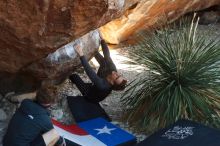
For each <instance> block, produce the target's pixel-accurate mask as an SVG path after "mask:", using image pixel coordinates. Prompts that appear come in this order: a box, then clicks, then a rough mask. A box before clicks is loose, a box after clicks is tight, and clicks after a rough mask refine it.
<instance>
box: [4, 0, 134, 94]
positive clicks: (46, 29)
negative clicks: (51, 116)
mask: <svg viewBox="0 0 220 146" xmlns="http://www.w3.org/2000/svg"><path fill="white" fill-rule="evenodd" d="M127 1H128V0H120V1H118V0H18V1H14V0H0V92H2V93H5V92H8V91H10V90H14V91H15V90H18V91H23V90H26V89H30V90H31V89H35V88H37V87H38V86H39V84H40V82H41V81H42V80H45V79H48V78H49V79H51V78H53V79H54V78H56V79H57V80H59V81H60V80H61V78H60V76H61V73H63V75H62V79H63V78H65V76H66V75H68V74H69V73H70V70H71V71H72V70H73V69H74V68H73V67H74V66H77V65H79V61H76V60H77V59H75V60H74V57H69V59H67V58H68V57H66V58H65V57H64V56H65V55H61V54H65V53H63V52H62V51H64V52H65V51H66V50H65V49H59V48H62V46H64V45H66V44H68V43H70V42H72V41H74V40H76V39H77V38H80V37H82V36H83V35H86V34H87V33H89V32H90V31H91V30H95V29H97V28H98V27H100V26H102V25H104V24H106V23H107V22H109V21H111V20H112V19H114V18H116V17H119V16H120V15H121V14H122V12H123V11H124V10H126V8H127V7H129V5H130V4H132V3H133V2H135V0H133V1H131V2H127ZM136 1H138V0H136ZM88 36H90V37H91V40H90V39H89V38H86V36H85V37H83V39H80V41H82V43H83V44H84V46H85V48H84V49H86V50H85V52H87V53H86V55H87V58H91V56H92V55H93V53H94V51H95V49H97V48H98V45H97V41H98V40H96V39H97V35H94V34H93V35H92V34H88ZM88 40H89V41H88ZM86 46H88V47H86ZM58 49H59V50H58ZM53 52H54V55H53ZM51 53H52V54H51ZM68 53H69V52H68ZM58 54H59V55H58ZM57 55H58V56H57ZM53 56H55V57H53ZM57 58H58V61H57V60H56V59H57ZM60 58H62V59H60ZM63 58H65V59H63ZM56 79H55V80H56ZM21 88H22V90H21Z"/></svg>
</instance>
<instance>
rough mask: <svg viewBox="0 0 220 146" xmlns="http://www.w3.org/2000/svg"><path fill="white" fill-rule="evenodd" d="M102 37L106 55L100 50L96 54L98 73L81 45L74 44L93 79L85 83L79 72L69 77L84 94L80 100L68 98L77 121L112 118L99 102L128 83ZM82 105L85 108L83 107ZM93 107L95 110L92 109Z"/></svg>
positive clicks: (102, 45) (87, 72)
mask: <svg viewBox="0 0 220 146" xmlns="http://www.w3.org/2000/svg"><path fill="white" fill-rule="evenodd" d="M100 38H101V47H102V51H103V54H104V57H103V56H102V55H101V54H100V53H99V52H96V54H95V58H96V60H97V61H98V63H99V64H100V67H99V69H98V72H97V74H96V72H95V71H94V70H93V69H92V68H91V66H90V65H89V63H88V61H87V60H86V58H85V56H84V54H83V51H82V47H81V45H80V44H78V45H75V46H74V48H75V50H76V52H77V54H78V55H79V56H80V60H81V63H82V66H83V67H84V69H85V72H86V74H87V75H88V77H89V78H90V80H91V81H92V83H84V81H83V80H82V79H81V78H80V77H79V75H77V74H72V75H71V76H70V77H69V79H70V80H71V81H72V83H74V84H75V85H76V86H77V88H78V89H79V90H80V92H81V93H82V95H83V96H81V97H78V100H76V98H71V97H68V98H67V100H68V104H69V107H70V110H71V112H72V114H73V116H74V118H75V119H76V121H79V122H80V121H84V120H88V119H90V118H95V117H99V116H100V117H103V118H105V119H106V120H109V121H110V118H109V117H108V115H107V114H106V113H105V111H104V109H102V108H101V106H100V105H99V102H100V101H102V100H104V99H105V98H106V97H107V96H108V95H109V94H110V93H111V91H112V90H116V91H118V90H124V89H125V86H126V83H127V80H126V79H125V78H124V77H122V76H121V75H120V74H119V73H118V72H117V69H116V66H115V64H114V63H113V61H112V59H111V57H110V52H109V49H108V46H107V44H106V43H105V41H104V40H103V39H102V36H100ZM84 99H85V100H84ZM82 106H83V107H84V108H82ZM91 108H92V109H93V110H91ZM95 109H96V111H95ZM80 110H82V112H80ZM85 113H86V115H85ZM83 114H84V115H83ZM89 117H90V118H89Z"/></svg>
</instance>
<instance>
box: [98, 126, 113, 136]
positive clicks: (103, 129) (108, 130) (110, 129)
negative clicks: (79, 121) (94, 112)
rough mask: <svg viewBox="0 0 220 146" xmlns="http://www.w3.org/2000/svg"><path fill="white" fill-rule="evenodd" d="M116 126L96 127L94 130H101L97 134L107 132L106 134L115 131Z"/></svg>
mask: <svg viewBox="0 0 220 146" xmlns="http://www.w3.org/2000/svg"><path fill="white" fill-rule="evenodd" d="M115 129H116V128H108V127H107V126H104V127H103V128H102V129H94V130H97V131H99V132H98V133H97V135H99V134H104V133H106V134H111V131H113V130H115Z"/></svg>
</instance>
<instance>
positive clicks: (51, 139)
mask: <svg viewBox="0 0 220 146" xmlns="http://www.w3.org/2000/svg"><path fill="white" fill-rule="evenodd" d="M42 137H43V139H44V142H45V144H46V146H54V145H55V144H56V142H57V141H58V140H59V138H60V136H59V134H58V132H57V131H56V130H55V129H52V130H50V131H48V132H46V133H44V134H43V135H42Z"/></svg>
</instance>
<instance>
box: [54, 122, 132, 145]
mask: <svg viewBox="0 0 220 146" xmlns="http://www.w3.org/2000/svg"><path fill="white" fill-rule="evenodd" d="M52 122H53V124H54V128H55V129H56V130H57V131H58V132H59V134H60V135H61V136H63V137H64V138H65V139H67V140H69V141H72V142H74V143H76V144H78V145H81V146H119V145H120V146H132V145H134V144H135V143H136V138H135V137H134V136H133V135H131V134H129V133H128V132H126V131H124V130H122V129H120V128H119V127H117V126H115V125H113V124H112V123H110V122H108V121H106V120H104V119H102V118H96V119H92V120H89V121H85V122H81V123H78V124H77V125H63V124H61V123H59V122H57V121H56V120H52Z"/></svg>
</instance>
